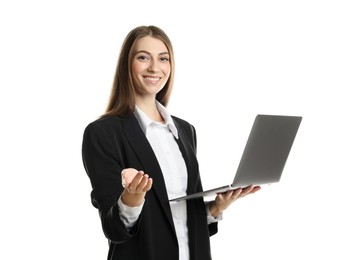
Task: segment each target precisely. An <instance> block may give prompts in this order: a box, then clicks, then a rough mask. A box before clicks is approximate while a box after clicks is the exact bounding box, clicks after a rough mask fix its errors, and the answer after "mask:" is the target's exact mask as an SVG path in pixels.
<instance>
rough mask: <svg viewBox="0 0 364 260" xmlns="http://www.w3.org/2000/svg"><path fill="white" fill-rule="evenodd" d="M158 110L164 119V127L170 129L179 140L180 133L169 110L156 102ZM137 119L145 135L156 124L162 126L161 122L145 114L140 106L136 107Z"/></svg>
mask: <svg viewBox="0 0 364 260" xmlns="http://www.w3.org/2000/svg"><path fill="white" fill-rule="evenodd" d="M156 105H157V109H158V111H159V113H160V114H161V116H162V117H163V119H164V124H163V125H164V126H166V127H168V128H169V130H170V131H171V133H172V134H173V135H174V137H175V138H176V139H178V131H177V128H176V126H175V124H174V122H173V119H172V116H171V115H170V114H169V112H168V110H167V108H165V107H164V106H163V105H162V104H161V103H159V102H158V101H156ZM134 115H135V117H136V118H137V120H138V122H139V124H140V126H141V128H142V130H143V132H144V134H145V133H146V132H147V128H148V127H149V126H150V125H151V124H153V123H155V124H161V123H159V122H156V121H153V120H152V119H151V118H150V117H149V116H148V115H147V114H145V113H144V112H143V111H142V110H141V109H140V108H139V107H138V106H135V112H134Z"/></svg>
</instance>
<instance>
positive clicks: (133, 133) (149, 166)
mask: <svg viewBox="0 0 364 260" xmlns="http://www.w3.org/2000/svg"><path fill="white" fill-rule="evenodd" d="M121 120H122V124H123V126H124V131H125V135H126V137H127V138H128V140H129V143H130V145H131V147H132V148H133V149H134V151H135V155H136V156H137V157H138V160H139V162H140V165H141V166H142V169H140V170H143V171H145V173H147V174H148V175H149V176H150V177H151V178H152V179H153V186H152V190H153V191H154V192H155V193H156V195H157V197H158V199H159V202H160V204H161V206H162V208H163V211H164V212H165V214H166V217H167V219H168V221H169V223H170V224H171V226H172V228H173V229H174V224H173V218H172V212H171V209H170V206H169V202H168V195H167V190H166V185H165V182H164V178H163V173H162V170H161V168H160V166H159V163H158V160H157V158H156V156H155V154H154V152H153V149H152V147H151V146H150V144H149V142H148V140H147V138H146V136H145V134H144V132H143V130H142V129H141V127H140V125H139V123H138V121H137V119H136V117H135V116H134V115H133V116H130V117H128V118H121ZM138 170H139V169H138Z"/></svg>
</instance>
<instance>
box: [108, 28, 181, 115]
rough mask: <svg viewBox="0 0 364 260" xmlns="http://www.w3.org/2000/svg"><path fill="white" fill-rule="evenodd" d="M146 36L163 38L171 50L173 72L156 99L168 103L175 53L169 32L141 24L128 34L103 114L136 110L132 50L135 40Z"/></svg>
mask: <svg viewBox="0 0 364 260" xmlns="http://www.w3.org/2000/svg"><path fill="white" fill-rule="evenodd" d="M145 36H152V37H154V38H156V39H159V40H161V41H162V42H163V43H164V44H165V45H166V47H167V49H168V52H169V62H170V64H171V73H170V76H169V79H168V81H167V82H166V85H165V86H164V87H163V89H162V90H161V91H159V92H158V94H157V96H156V99H157V100H158V101H159V102H160V103H161V104H162V105H164V106H166V105H167V104H168V100H169V97H170V95H171V91H172V87H173V80H174V54H173V47H172V43H171V41H170V39H169V38H168V36H167V34H166V33H165V32H164V31H163V30H162V29H160V28H158V27H156V26H139V27H136V28H135V29H133V30H131V31H130V32H129V34H128V35H127V36H126V38H125V40H124V42H123V45H122V47H121V52H120V56H119V60H118V64H117V67H116V72H115V77H114V83H113V86H112V90H111V95H110V100H109V103H108V105H107V108H106V112H105V114H104V115H103V116H108V115H117V116H120V115H130V114H132V113H133V112H134V110H135V87H134V84H133V80H132V77H131V72H130V64H131V59H132V55H131V54H132V50H133V47H134V44H135V42H136V41H137V40H138V39H140V38H142V37H145Z"/></svg>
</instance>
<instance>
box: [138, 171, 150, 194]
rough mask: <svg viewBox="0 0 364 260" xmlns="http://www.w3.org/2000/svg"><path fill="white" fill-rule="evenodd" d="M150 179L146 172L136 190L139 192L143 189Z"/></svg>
mask: <svg viewBox="0 0 364 260" xmlns="http://www.w3.org/2000/svg"><path fill="white" fill-rule="evenodd" d="M148 179H149V176H148V174H144V175H143V177H142V178H141V180H140V182H139V184H138V186H137V187H136V191H138V192H141V191H143V190H144V188H145V185H147V183H148Z"/></svg>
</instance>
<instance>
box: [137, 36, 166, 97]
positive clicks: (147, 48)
mask: <svg viewBox="0 0 364 260" xmlns="http://www.w3.org/2000/svg"><path fill="white" fill-rule="evenodd" d="M132 55H133V56H132V62H131V75H132V78H133V83H134V86H135V90H136V95H138V96H140V97H147V96H151V97H154V98H155V96H156V95H157V93H158V92H159V91H160V90H161V89H163V87H164V85H165V84H166V82H167V80H168V78H169V75H170V73H171V64H170V61H169V53H168V49H167V47H166V45H165V44H164V43H163V42H162V41H161V40H158V39H156V38H153V37H151V36H146V37H143V38H140V39H139V40H137V41H136V42H135V45H134V50H133V54H132Z"/></svg>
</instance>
